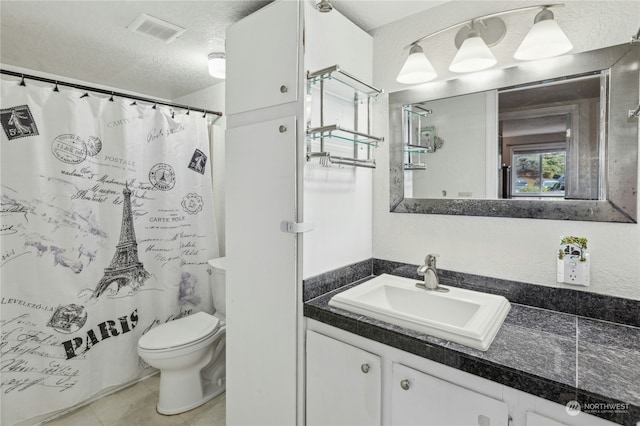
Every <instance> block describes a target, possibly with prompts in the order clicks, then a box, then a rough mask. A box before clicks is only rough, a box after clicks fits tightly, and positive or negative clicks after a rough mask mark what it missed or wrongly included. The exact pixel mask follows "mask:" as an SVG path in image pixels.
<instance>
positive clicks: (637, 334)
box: [304, 277, 640, 426]
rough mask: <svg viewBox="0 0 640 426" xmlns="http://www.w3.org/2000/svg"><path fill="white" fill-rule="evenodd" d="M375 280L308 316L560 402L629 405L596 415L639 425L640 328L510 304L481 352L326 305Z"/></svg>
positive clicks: (313, 302)
mask: <svg viewBox="0 0 640 426" xmlns="http://www.w3.org/2000/svg"><path fill="white" fill-rule="evenodd" d="M371 278H372V277H369V278H365V279H364V280H360V281H357V282H355V283H353V284H349V285H345V286H343V287H340V288H338V289H337V290H333V291H330V292H328V293H325V294H322V295H319V296H317V297H314V298H312V299H310V300H307V301H306V302H305V305H304V315H305V317H307V318H311V319H315V320H317V321H320V322H323V323H326V324H328V325H331V326H334V327H337V328H340V329H343V330H346V331H349V332H352V333H354V334H357V335H359V336H362V337H365V338H368V339H371V340H375V341H377V342H380V343H383V344H386V345H388V346H392V347H395V348H398V349H401V350H404V351H406V352H410V353H412V354H415V355H418V356H421V357H424V358H427V359H430V360H433V361H436V362H439V363H442V364H444V365H447V366H450V367H453V368H456V369H459V370H462V371H465V372H468V373H471V374H474V375H476V376H480V377H483V378H486V379H489V380H492V381H494V382H498V383H501V384H504V385H506V386H509V387H512V388H515V389H518V390H522V391H524V392H527V393H529V394H533V395H536V396H539V397H542V398H545V399H548V400H551V401H554V402H557V403H559V404H562V405H565V404H566V403H567V402H569V401H572V400H577V401H579V402H580V403H581V404H582V405H584V404H590V403H597V404H602V403H604V404H612V403H613V404H617V403H622V404H628V407H627V406H625V408H624V409H615V410H609V409H599V410H597V412H593V413H592V414H594V415H597V416H599V417H602V418H605V419H607V420H610V421H613V422H616V423H619V424H624V425H630V426H635V425H636V422H639V421H640V328H638V327H634V326H629V325H622V324H616V323H613V322H607V321H601V320H596V319H591V318H587V317H583V316H578V315H574V314H568V313H562V312H557V311H552V310H547V309H541V308H537V307H531V306H527V305H522V304H517V303H513V302H512V303H511V311H510V312H509V314H508V315H507V317H506V319H505V321H504V323H503V325H502V327H501V328H500V331H499V332H498V334H497V335H496V337H495V339H494V341H493V343H492V344H491V346H490V347H489V350H487V351H486V352H482V351H479V350H476V349H472V348H468V347H466V346H462V345H459V344H457V343H452V342H449V341H446V340H442V339H439V338H435V337H432V336H429V335H426V334H424V333H420V332H417V331H412V330H408V329H405V328H402V327H398V326H395V325H393V324H389V323H386V322H383V321H378V320H375V319H372V318H369V317H366V316H362V315H357V314H352V313H350V312H347V311H344V310H342V309H337V308H333V307H330V306H329V305H328V303H329V299H331V297H333V295H335V294H337V293H339V292H341V291H344V290H346V289H348V288H350V287H353V286H354V285H357V284H360V283H362V282H364V281H366V280H368V279H371ZM442 284H444V285H451V283H447V282H442ZM608 407H611V405H609V406H608ZM618 407H619V406H618ZM584 411H587V410H584ZM601 411H606V412H601ZM587 412H588V411H587Z"/></svg>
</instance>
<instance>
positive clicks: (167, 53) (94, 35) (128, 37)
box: [0, 0, 270, 99]
mask: <svg viewBox="0 0 640 426" xmlns="http://www.w3.org/2000/svg"><path fill="white" fill-rule="evenodd" d="M268 3H270V1H239V0H234V1H6V0H3V1H2V2H0V13H1V15H2V16H1V27H0V38H1V45H0V62H2V64H6V65H13V66H18V67H23V68H29V69H33V70H37V71H42V72H46V73H51V74H56V75H60V76H65V77H70V78H73V79H79V80H84V81H87V82H91V83H95V84H101V85H106V86H111V87H116V88H119V89H123V90H129V91H135V92H138V93H142V94H145V95H148V96H154V97H160V98H165V99H174V98H176V97H179V96H182V95H185V94H188V93H192V92H194V91H196V90H200V89H202V88H205V87H207V86H211V85H213V84H216V83H217V82H219V80H215V79H214V78H213V77H211V76H209V74H208V71H207V55H208V54H209V53H210V52H213V51H224V34H225V29H226V27H227V26H228V25H229V24H231V23H233V22H236V21H237V20H239V19H241V18H243V17H244V16H246V15H248V14H250V13H252V12H254V11H255V10H258V9H259V8H261V7H263V6H264V5H266V4H268ZM140 13H146V14H148V15H151V16H154V17H156V18H160V19H163V20H165V21H168V22H171V23H173V24H176V25H178V26H181V27H183V28H186V29H187V30H186V32H185V33H184V34H183V35H182V36H181V37H180V38H178V39H177V40H175V41H173V42H172V43H169V44H165V43H164V42H162V41H160V40H156V39H154V38H151V37H147V36H144V35H140V34H135V33H132V32H131V31H128V30H127V26H128V25H129V24H130V23H131V22H132V21H133V20H134V19H135V18H136V17H137V16H138V15H139V14H140Z"/></svg>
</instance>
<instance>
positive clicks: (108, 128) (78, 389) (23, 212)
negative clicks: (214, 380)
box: [0, 79, 218, 425]
mask: <svg viewBox="0 0 640 426" xmlns="http://www.w3.org/2000/svg"><path fill="white" fill-rule="evenodd" d="M26 83H27V84H26V86H22V85H20V84H19V81H15V79H13V80H7V79H3V80H2V84H1V97H0V102H1V104H0V123H1V125H2V130H1V133H2V136H1V137H2V142H1V143H2V145H1V147H2V149H1V151H0V157H1V158H0V160H1V166H2V170H1V180H0V186H1V191H0V196H1V202H2V204H1V212H0V219H1V222H0V244H1V253H2V261H1V263H0V273H1V280H2V283H1V285H2V287H1V294H0V298H1V299H0V308H1V310H0V316H1V318H0V320H1V326H2V328H1V334H2V336H1V337H2V339H1V341H0V355H1V358H0V377H1V379H2V388H1V392H2V393H1V401H2V418H1V421H0V423H1V424H2V425H11V424H14V423H16V422H19V421H21V420H24V419H27V418H32V417H34V416H39V415H42V414H45V413H49V412H52V411H55V410H60V409H63V408H66V407H70V406H73V405H76V404H78V403H80V402H82V401H84V400H87V399H88V398H90V397H91V396H92V395H95V394H96V393H99V392H100V391H101V390H103V389H106V388H109V387H111V386H116V385H119V384H123V383H126V382H128V381H131V380H133V379H135V378H137V377H140V376H141V375H143V374H144V373H145V371H146V370H145V367H146V366H145V365H144V363H143V362H142V361H141V360H140V359H139V357H138V354H137V342H138V339H139V338H140V336H141V335H142V334H143V333H145V332H146V331H148V330H149V329H150V328H152V327H154V326H156V325H158V324H161V323H164V322H166V321H170V320H173V319H176V318H180V317H183V316H186V315H189V314H191V313H193V312H196V311H207V312H212V310H213V307H212V302H211V295H210V288H209V285H208V270H207V265H206V261H207V260H208V259H211V258H215V257H217V256H218V251H217V247H218V245H217V236H216V234H215V229H216V228H215V221H214V217H213V216H214V214H213V205H212V185H211V170H210V165H211V162H210V158H209V148H208V146H209V144H208V127H207V119H206V118H204V117H202V114H201V113H200V114H196V113H193V112H192V113H191V114H187V111H175V112H173V111H171V110H169V109H167V108H164V107H163V108H161V107H159V106H158V107H157V108H154V107H153V106H151V105H136V104H135V103H133V104H132V102H131V100H126V99H119V98H116V99H113V100H110V99H105V98H99V97H97V96H94V95H85V94H84V93H82V92H78V91H77V90H73V89H67V88H63V87H60V88H59V89H58V88H56V89H58V90H53V89H54V88H53V87H51V86H50V85H46V84H44V83H38V82H32V81H30V80H27V82H26Z"/></svg>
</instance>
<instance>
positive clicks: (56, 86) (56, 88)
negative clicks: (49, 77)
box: [53, 81, 60, 92]
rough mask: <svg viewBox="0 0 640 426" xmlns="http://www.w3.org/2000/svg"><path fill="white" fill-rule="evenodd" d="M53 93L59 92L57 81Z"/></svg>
mask: <svg viewBox="0 0 640 426" xmlns="http://www.w3.org/2000/svg"><path fill="white" fill-rule="evenodd" d="M53 91H54V92H59V91H60V90H58V82H57V81H56V85H55V87H54V88H53Z"/></svg>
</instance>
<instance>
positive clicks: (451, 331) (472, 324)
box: [329, 274, 511, 351]
mask: <svg viewBox="0 0 640 426" xmlns="http://www.w3.org/2000/svg"><path fill="white" fill-rule="evenodd" d="M416 283H417V281H416V280H412V279H409V278H403V277H397V276H395V275H387V274H382V275H380V276H378V277H376V278H373V279H371V280H369V281H367V282H365V283H362V284H360V285H358V286H355V287H353V288H350V289H349V290H346V291H343V292H342V293H339V294H336V295H335V296H333V297H332V298H331V300H330V301H329V306H333V307H334V308H340V309H344V310H345V311H349V312H353V313H356V314H360V315H366V316H368V317H371V318H375V319H378V320H381V321H385V322H389V323H391V324H395V325H398V326H400V327H404V328H408V329H411V330H415V331H420V332H422V333H425V334H429V335H431V336H435V337H439V338H441V339H445V340H449V341H451V342H455V343H459V344H461V345H465V346H469V347H471V348H474V349H479V350H481V351H486V350H487V349H489V345H490V344H491V342H492V341H493V338H494V337H495V336H496V334H497V333H498V330H499V329H500V326H501V325H502V322H503V321H504V319H505V317H506V316H507V313H509V309H511V305H510V304H509V301H508V300H507V299H505V298H504V297H502V296H497V295H494V294H487V293H480V292H477V291H472V290H464V289H461V288H457V287H449V286H445V287H446V288H448V289H449V291H448V292H447V293H441V292H437V291H429V290H424V289H421V288H418V287H416V286H415V284H416Z"/></svg>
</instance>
